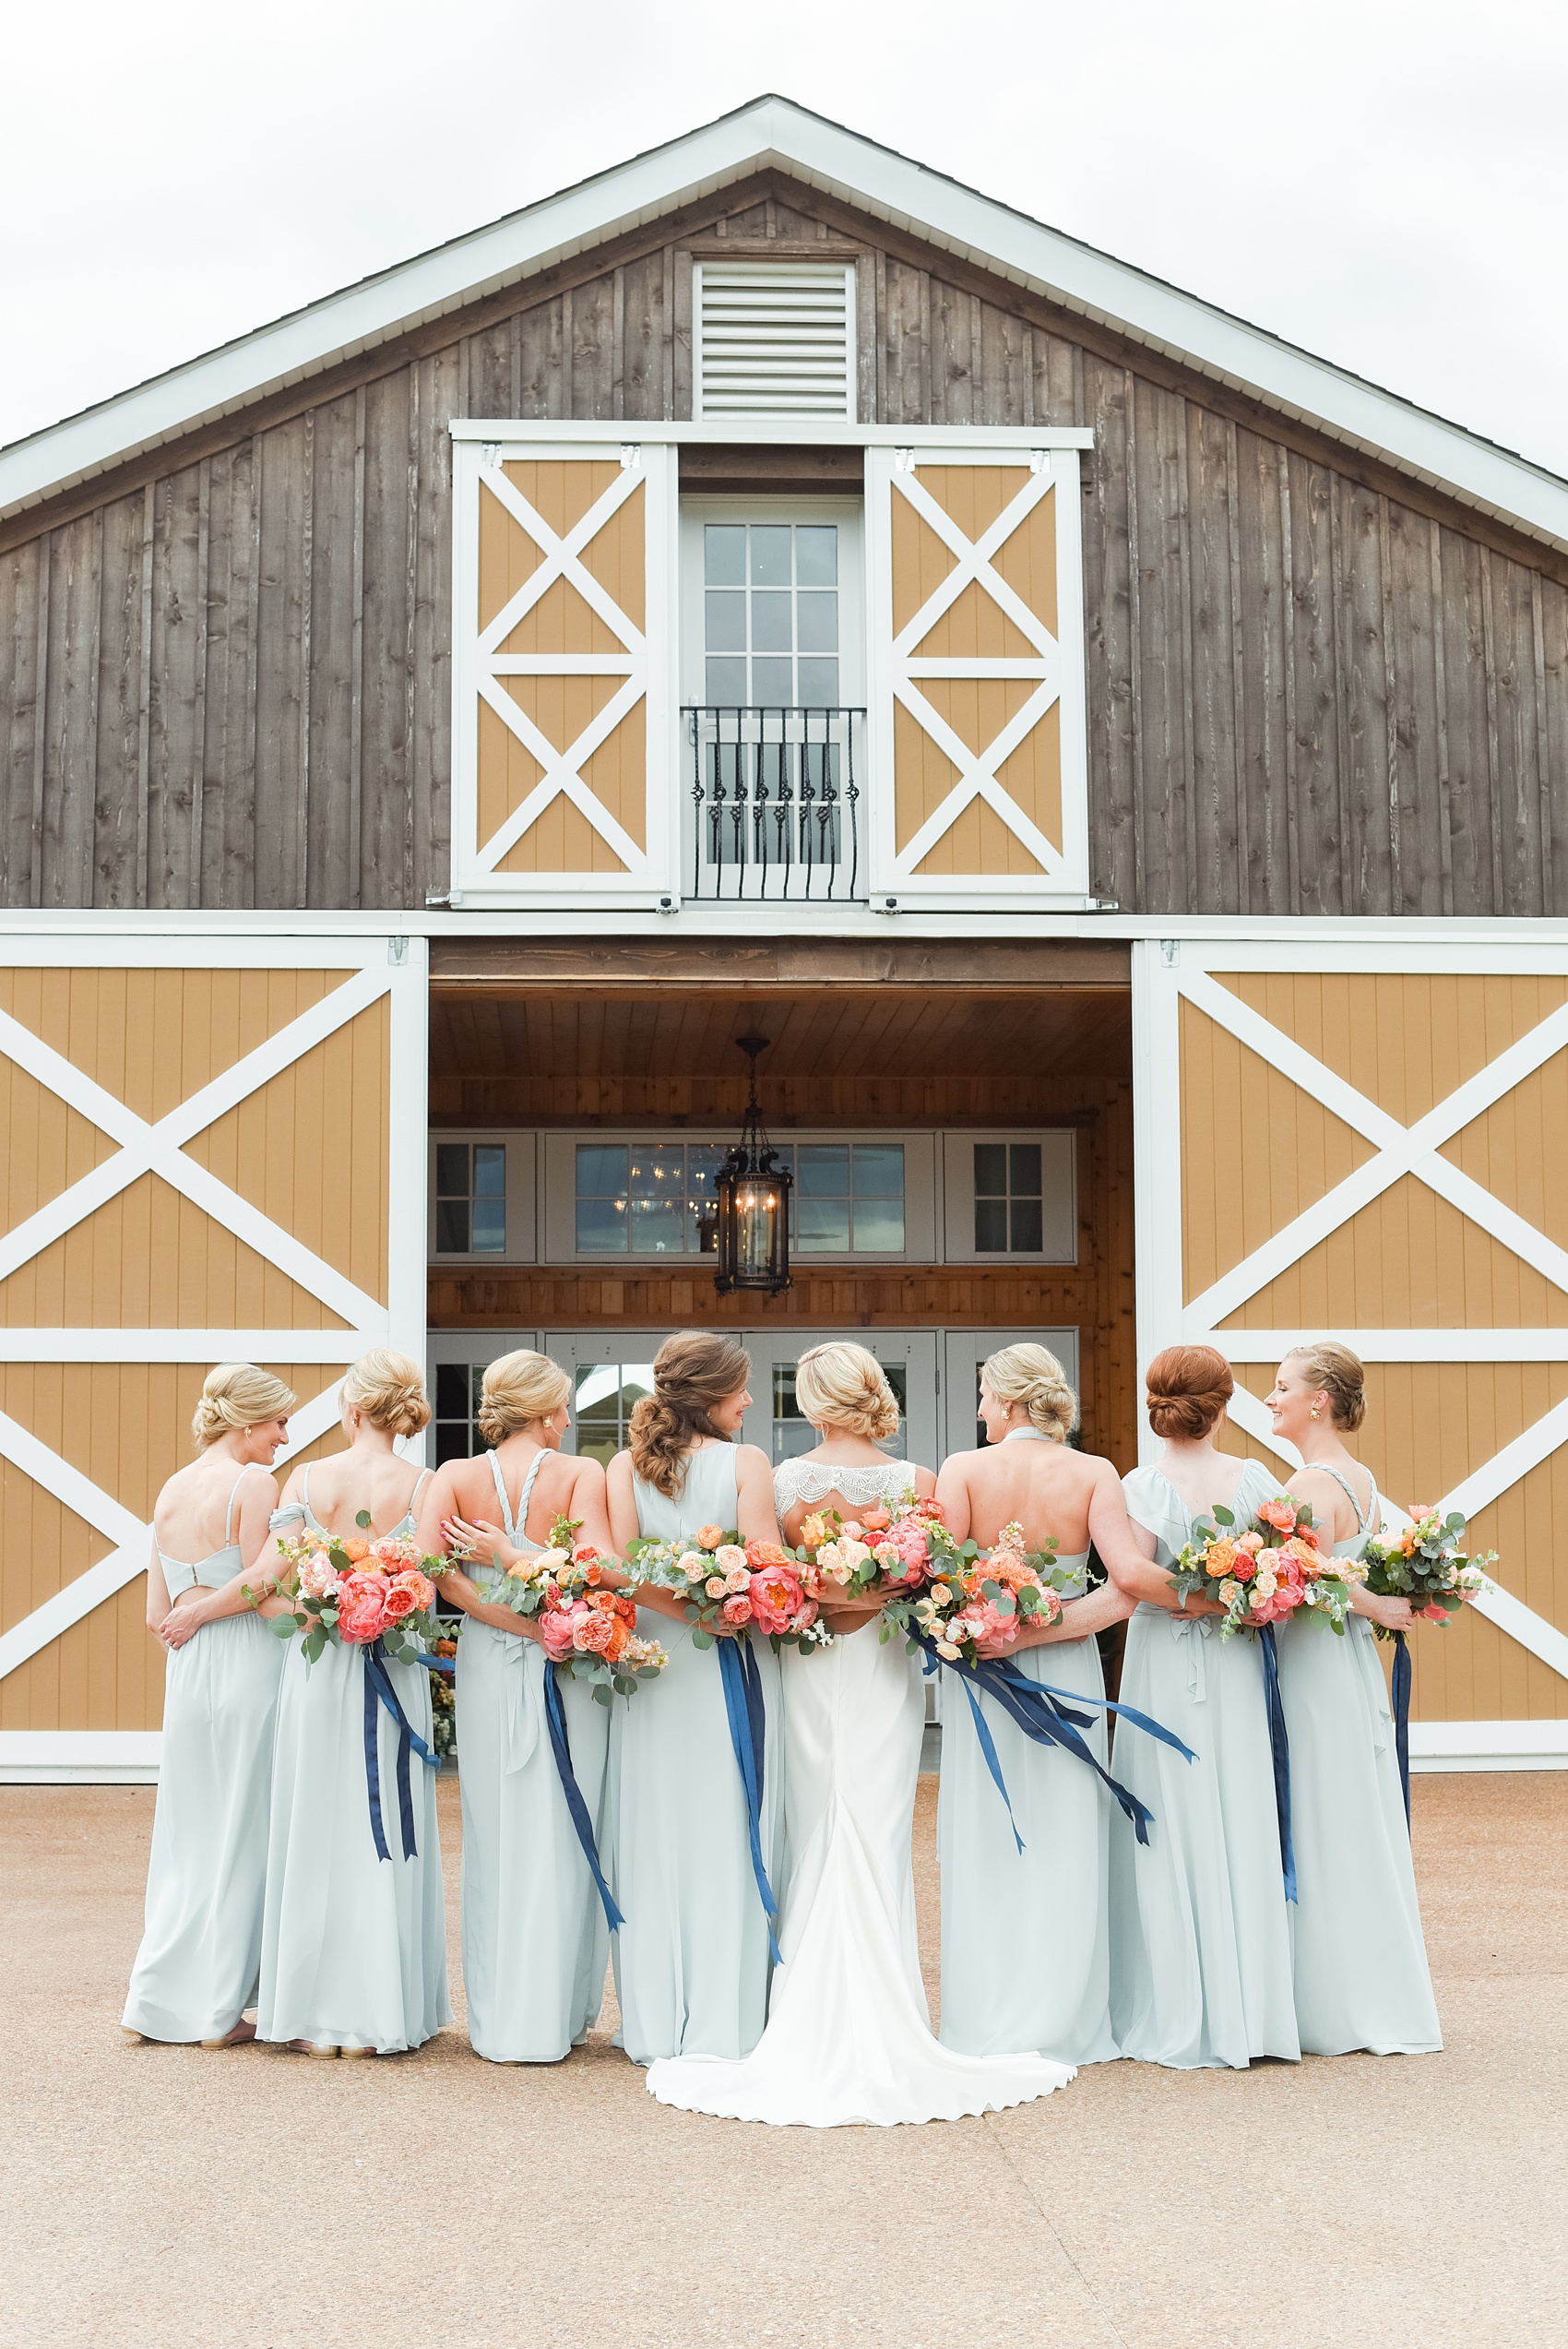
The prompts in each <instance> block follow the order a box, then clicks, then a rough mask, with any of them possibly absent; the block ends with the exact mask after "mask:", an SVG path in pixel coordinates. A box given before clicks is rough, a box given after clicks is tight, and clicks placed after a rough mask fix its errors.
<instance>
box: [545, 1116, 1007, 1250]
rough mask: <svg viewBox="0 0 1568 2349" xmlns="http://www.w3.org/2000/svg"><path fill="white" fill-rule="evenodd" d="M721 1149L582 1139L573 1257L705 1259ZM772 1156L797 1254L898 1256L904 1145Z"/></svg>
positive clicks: (797, 1150) (798, 1149)
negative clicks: (785, 1173) (788, 1200)
mask: <svg viewBox="0 0 1568 2349" xmlns="http://www.w3.org/2000/svg"><path fill="white" fill-rule="evenodd" d="M726 1155H727V1152H726V1151H725V1150H724V1149H723V1148H722V1146H721V1145H719V1144H717V1143H709V1142H647V1143H645V1142H579V1143H578V1144H577V1146H576V1249H577V1253H578V1255H579V1256H670V1255H674V1256H682V1255H685V1256H699V1255H700V1256H707V1255H711V1254H712V1253H713V1251H714V1249H715V1248H716V1246H717V1245H718V1194H717V1189H716V1180H717V1176H718V1174H719V1168H720V1167H721V1166H722V1165H723V1163H724V1160H725V1157H726ZM1037 1155H1038V1153H1037ZM778 1157H779V1160H780V1162H781V1163H782V1164H784V1165H785V1166H787V1167H789V1168H790V1169H791V1171H792V1172H793V1174H794V1177H795V1185H794V1192H793V1212H794V1228H793V1231H792V1233H791V1234H790V1245H791V1246H792V1247H794V1248H796V1249H797V1250H798V1251H799V1252H800V1254H801V1255H802V1256H811V1255H817V1256H862V1255H869V1256H897V1255H901V1254H902V1253H903V1248H904V1145H903V1144H902V1142H801V1143H795V1144H791V1143H784V1144H783V1145H781V1146H780V1147H779V1149H778Z"/></svg>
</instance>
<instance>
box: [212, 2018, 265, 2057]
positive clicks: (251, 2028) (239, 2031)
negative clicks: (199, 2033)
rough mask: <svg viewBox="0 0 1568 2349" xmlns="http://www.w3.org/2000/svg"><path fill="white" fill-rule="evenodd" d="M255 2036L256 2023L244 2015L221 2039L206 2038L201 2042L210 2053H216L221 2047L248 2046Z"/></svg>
mask: <svg viewBox="0 0 1568 2349" xmlns="http://www.w3.org/2000/svg"><path fill="white" fill-rule="evenodd" d="M254 2038H255V2023H254V2022H246V2021H244V2017H242V2018H241V2020H240V2021H238V2022H237V2023H236V2024H235V2025H234V2028H233V2030H232V2031H226V2032H225V2033H224V2034H223V2036H222V2038H221V2039H204V2040H203V2041H202V2043H201V2044H202V2045H203V2046H204V2047H205V2048H206V2049H207V2050H208V2054H209V2055H210V2054H215V2053H216V2052H217V2050H218V2049H219V2048H220V2047H248V2046H249V2045H250V2043H251V2041H252V2040H253V2039H254Z"/></svg>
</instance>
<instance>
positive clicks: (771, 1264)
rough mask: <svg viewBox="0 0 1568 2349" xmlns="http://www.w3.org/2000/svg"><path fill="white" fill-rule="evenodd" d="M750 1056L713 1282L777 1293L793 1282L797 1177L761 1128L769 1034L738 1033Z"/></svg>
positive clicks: (722, 1195)
mask: <svg viewBox="0 0 1568 2349" xmlns="http://www.w3.org/2000/svg"><path fill="white" fill-rule="evenodd" d="M737 1042H738V1043H739V1045H740V1048H741V1050H742V1052H743V1053H745V1054H746V1055H747V1056H748V1058H749V1059H750V1061H751V1065H752V1067H751V1099H750V1100H749V1102H748V1103H747V1104H746V1115H745V1122H744V1124H743V1125H742V1127H741V1139H740V1140H739V1141H738V1142H736V1143H735V1144H734V1146H733V1148H732V1149H731V1152H730V1155H729V1157H728V1158H727V1159H726V1160H725V1162H724V1163H723V1165H722V1166H721V1167H720V1168H719V1173H718V1175H717V1177H716V1178H715V1183H714V1188H715V1190H716V1192H717V1194H718V1198H719V1270H718V1274H717V1276H716V1277H715V1280H714V1284H713V1285H714V1287H715V1288H716V1289H717V1290H718V1292H719V1295H720V1296H721V1297H723V1296H729V1295H730V1294H731V1293H732V1292H733V1291H734V1290H736V1289H747V1290H752V1291H758V1290H760V1291H761V1292H762V1293H763V1294H765V1295H766V1296H770V1297H776V1296H778V1294H779V1293H780V1291H782V1290H784V1289H787V1288H788V1287H789V1286H790V1190H791V1189H792V1187H793V1184H794V1177H793V1175H791V1174H790V1172H789V1169H788V1168H787V1167H783V1166H780V1165H779V1163H778V1153H777V1152H776V1151H774V1150H773V1149H772V1148H771V1146H770V1145H769V1142H768V1139H767V1135H766V1131H765V1130H764V1127H763V1122H762V1105H761V1103H759V1102H758V1100H757V1097H756V1061H757V1055H758V1053H759V1052H766V1049H767V1044H768V1039H767V1037H766V1036H741V1037H739V1038H737Z"/></svg>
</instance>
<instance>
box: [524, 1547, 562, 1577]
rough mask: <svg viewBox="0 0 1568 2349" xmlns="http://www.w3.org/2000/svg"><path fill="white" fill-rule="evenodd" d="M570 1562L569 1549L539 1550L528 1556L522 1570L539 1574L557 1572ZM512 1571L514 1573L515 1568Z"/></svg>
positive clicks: (526, 1572)
mask: <svg viewBox="0 0 1568 2349" xmlns="http://www.w3.org/2000/svg"><path fill="white" fill-rule="evenodd" d="M571 1563H572V1554H571V1552H570V1550H540V1552H539V1554H538V1556H534V1557H530V1558H529V1560H528V1561H527V1562H526V1564H525V1565H524V1568H523V1572H524V1573H525V1574H540V1575H548V1574H559V1573H560V1571H561V1568H563V1567H564V1566H570V1565H571ZM513 1571H514V1573H516V1571H517V1568H513Z"/></svg>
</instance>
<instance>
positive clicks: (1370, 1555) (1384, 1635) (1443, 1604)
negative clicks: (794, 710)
mask: <svg viewBox="0 0 1568 2349" xmlns="http://www.w3.org/2000/svg"><path fill="white" fill-rule="evenodd" d="M1410 1519H1411V1522H1410V1523H1409V1524H1408V1525H1407V1526H1406V1528H1405V1531H1404V1532H1403V1533H1401V1534H1400V1535H1399V1536H1398V1537H1397V1539H1396V1540H1395V1541H1391V1542H1385V1541H1376V1542H1369V1543H1368V1544H1367V1549H1366V1570H1367V1589H1368V1590H1369V1591H1375V1592H1377V1593H1378V1595H1379V1596H1380V1597H1381V1598H1386V1599H1408V1600H1409V1602H1410V1604H1411V1607H1412V1608H1413V1610H1414V1612H1415V1614H1416V1616H1417V1618H1418V1619H1419V1620H1420V1621H1421V1622H1423V1623H1438V1624H1446V1623H1447V1621H1448V1619H1449V1617H1450V1616H1455V1615H1457V1614H1458V1612H1459V1610H1460V1608H1461V1607H1462V1606H1463V1605H1464V1604H1465V1603H1466V1601H1467V1600H1468V1599H1475V1598H1478V1597H1479V1595H1480V1593H1481V1592H1483V1591H1484V1590H1485V1589H1486V1588H1487V1582H1488V1577H1487V1568H1488V1567H1491V1566H1495V1565H1496V1564H1497V1552H1496V1551H1495V1550H1487V1551H1484V1552H1472V1553H1470V1554H1468V1555H1467V1553H1466V1552H1465V1551H1463V1550H1462V1549H1461V1548H1460V1547H1459V1544H1460V1541H1461V1540H1462V1538H1463V1536H1464V1532H1465V1520H1464V1518H1463V1517H1462V1516H1461V1515H1460V1513H1459V1511H1458V1510H1457V1509H1455V1510H1453V1511H1452V1512H1451V1513H1450V1514H1449V1515H1448V1516H1447V1517H1443V1516H1442V1515H1441V1514H1440V1513H1439V1511H1438V1510H1437V1509H1435V1508H1431V1507H1430V1506H1429V1505H1427V1504H1425V1503H1423V1502H1420V1501H1416V1502H1413V1503H1412V1504H1411V1508H1410ZM1372 1628H1373V1630H1374V1631H1375V1632H1376V1634H1377V1636H1378V1638H1379V1639H1380V1640H1392V1639H1394V1638H1396V1636H1397V1635H1396V1633H1394V1632H1392V1631H1389V1630H1385V1629H1384V1626H1383V1625H1382V1624H1381V1623H1376V1624H1374V1625H1373V1626H1372Z"/></svg>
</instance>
